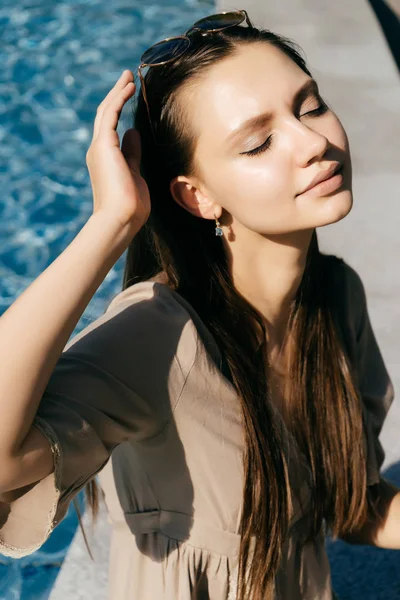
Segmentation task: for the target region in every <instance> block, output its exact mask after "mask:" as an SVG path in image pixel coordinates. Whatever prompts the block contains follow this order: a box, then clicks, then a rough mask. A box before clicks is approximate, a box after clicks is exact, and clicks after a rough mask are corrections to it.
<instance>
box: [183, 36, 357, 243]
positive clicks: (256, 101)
mask: <svg viewBox="0 0 400 600" xmlns="http://www.w3.org/2000/svg"><path fill="white" fill-rule="evenodd" d="M304 86H305V87H304ZM302 89H303V93H300V95H299V92H300V90H302ZM190 102H191V103H190V111H191V119H192V120H191V126H192V127H194V132H195V135H196V136H197V144H196V149H195V164H196V165H197V167H198V173H199V174H200V175H199V177H200V189H201V191H202V194H204V195H205V198H206V199H207V200H208V201H210V202H212V203H213V204H214V205H216V206H220V207H222V208H223V209H224V210H223V212H222V217H221V219H220V220H221V223H222V225H224V224H227V225H231V228H232V229H231V230H233V232H234V233H239V231H240V229H242V228H245V229H249V230H252V231H254V232H258V233H260V234H266V235H268V234H271V235H273V234H283V233H289V232H294V231H299V230H304V229H311V228H314V227H320V226H323V225H327V224H329V223H333V222H336V221H339V220H340V219H342V218H343V217H345V216H346V215H347V214H348V213H349V212H350V210H351V207H352V191H351V160H350V153H349V145H348V140H347V136H346V133H345V131H344V129H343V127H342V125H341V123H340V121H339V119H338V118H337V116H336V115H335V113H333V112H332V111H331V110H330V109H329V108H327V107H326V106H325V105H324V103H323V100H322V99H321V97H320V96H319V93H318V88H317V87H316V84H315V83H314V80H313V79H311V78H310V77H309V76H308V75H307V74H306V73H304V72H303V71H302V70H301V69H300V67H298V66H297V65H296V64H295V63H294V62H293V61H292V60H291V59H290V58H289V57H287V56H286V55H285V54H284V53H283V52H281V51H280V50H278V49H277V48H275V47H273V46H272V45H270V44H265V43H254V44H250V45H248V46H242V47H240V48H239V50H238V51H237V53H236V54H235V55H234V56H232V57H229V58H227V59H225V60H223V61H221V62H220V63H218V64H216V65H215V66H213V67H212V68H211V69H210V70H209V71H208V72H207V76H206V77H204V78H202V79H200V80H199V82H198V83H197V84H196V86H194V88H193V90H192V92H191V94H190ZM339 164H342V165H343V170H342V174H341V175H340V174H339V175H338V176H336V177H334V178H332V179H331V180H330V181H327V182H326V184H324V186H320V187H318V188H317V187H314V189H313V190H310V191H308V192H304V190H305V189H306V188H307V187H309V186H310V184H311V182H312V181H313V179H314V178H315V176H316V175H317V174H319V173H321V172H322V171H325V170H326V169H328V168H331V167H337V166H338V165H339ZM227 213H228V214H227ZM203 216H206V215H205V214H204V212H203ZM208 218H212V213H211V215H208Z"/></svg>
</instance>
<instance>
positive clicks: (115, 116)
mask: <svg viewBox="0 0 400 600" xmlns="http://www.w3.org/2000/svg"><path fill="white" fill-rule="evenodd" d="M135 91H136V86H135V84H134V83H132V82H129V83H128V84H127V85H126V86H125V87H124V89H122V90H120V91H119V94H118V95H116V96H115V97H114V99H113V101H112V102H111V101H110V103H109V104H108V106H107V107H106V108H105V109H104V110H103V112H102V115H101V118H100V119H99V120H98V122H97V124H96V130H95V132H94V134H93V139H97V138H98V137H101V136H102V135H104V134H106V133H107V132H109V131H110V130H116V129H117V125H118V121H119V118H120V116H121V111H122V109H123V107H124V105H125V103H126V102H127V101H128V100H129V98H131V97H132V96H133V94H134V93H135Z"/></svg>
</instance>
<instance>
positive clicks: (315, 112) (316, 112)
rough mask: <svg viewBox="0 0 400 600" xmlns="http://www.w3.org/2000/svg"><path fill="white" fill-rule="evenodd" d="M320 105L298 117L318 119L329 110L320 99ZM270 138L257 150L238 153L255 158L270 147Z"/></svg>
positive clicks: (271, 136)
mask: <svg viewBox="0 0 400 600" xmlns="http://www.w3.org/2000/svg"><path fill="white" fill-rule="evenodd" d="M320 102H321V104H320V105H319V106H318V108H315V109H314V110H310V111H308V112H306V113H304V114H303V115H300V118H301V117H306V116H309V117H319V116H320V115H324V114H325V113H326V112H327V111H328V110H329V106H328V105H327V104H326V103H325V102H324V101H323V100H322V99H320ZM272 138H273V134H271V135H270V136H269V137H268V138H267V139H266V140H265V142H264V143H263V144H261V146H258V147H257V148H254V149H253V150H248V151H247V152H240V154H246V155H247V156H257V155H259V154H262V153H263V152H265V151H266V150H268V149H269V148H270V147H271V142H272Z"/></svg>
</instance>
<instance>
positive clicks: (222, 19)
mask: <svg viewBox="0 0 400 600" xmlns="http://www.w3.org/2000/svg"><path fill="white" fill-rule="evenodd" d="M243 21H244V15H243V14H241V13H237V12H228V13H226V14H222V15H211V16H209V17H204V19H200V20H199V21H196V23H195V24H194V25H193V27H196V28H197V29H204V30H205V31H211V30H213V29H224V28H225V27H233V26H234V25H240V23H242V22H243Z"/></svg>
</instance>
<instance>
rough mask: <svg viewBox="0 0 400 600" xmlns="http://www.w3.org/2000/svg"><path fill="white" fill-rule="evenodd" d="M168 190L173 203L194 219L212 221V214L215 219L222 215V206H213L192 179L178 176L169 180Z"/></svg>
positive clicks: (196, 182)
mask: <svg viewBox="0 0 400 600" xmlns="http://www.w3.org/2000/svg"><path fill="white" fill-rule="evenodd" d="M169 189H170V192H171V196H172V197H173V199H174V200H175V202H176V203H177V204H179V206H182V208H184V209H185V210H187V211H188V212H190V213H191V214H192V215H194V216H195V217H201V218H203V219H214V214H215V216H216V217H217V218H219V217H220V216H221V214H222V206H220V205H218V204H215V203H214V202H213V201H212V200H211V198H210V197H209V196H208V195H207V193H206V192H205V191H204V189H203V188H202V187H200V184H199V182H198V181H197V180H196V179H195V178H193V177H185V176H184V175H178V177H174V179H172V180H171V182H170V184H169Z"/></svg>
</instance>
